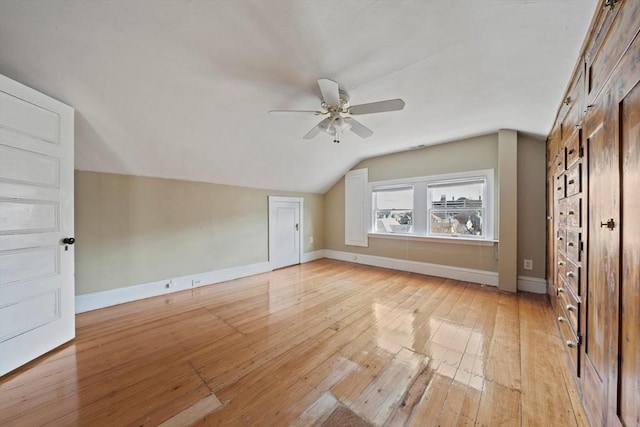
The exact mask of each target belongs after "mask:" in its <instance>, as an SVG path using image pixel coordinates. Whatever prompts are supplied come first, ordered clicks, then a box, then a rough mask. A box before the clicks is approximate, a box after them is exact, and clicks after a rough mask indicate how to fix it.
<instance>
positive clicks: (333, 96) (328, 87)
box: [318, 79, 340, 107]
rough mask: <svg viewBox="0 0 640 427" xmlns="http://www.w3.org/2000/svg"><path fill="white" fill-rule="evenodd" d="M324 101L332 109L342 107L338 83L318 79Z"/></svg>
mask: <svg viewBox="0 0 640 427" xmlns="http://www.w3.org/2000/svg"><path fill="white" fill-rule="evenodd" d="M318 86H320V93H322V100H323V101H324V102H325V103H327V104H329V105H331V106H332V107H339V106H340V92H339V91H338V83H336V82H334V81H333V80H329V79H318Z"/></svg>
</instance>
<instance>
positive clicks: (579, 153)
mask: <svg viewBox="0 0 640 427" xmlns="http://www.w3.org/2000/svg"><path fill="white" fill-rule="evenodd" d="M578 157H584V147H583V146H582V145H581V146H580V147H579V148H578Z"/></svg>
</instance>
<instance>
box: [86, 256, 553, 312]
mask: <svg viewBox="0 0 640 427" xmlns="http://www.w3.org/2000/svg"><path fill="white" fill-rule="evenodd" d="M321 258H330V259H336V260H340V261H348V262H354V263H357V264H365V265H371V266H375V267H383V268H389V269H392V270H401V271H408V272H411V273H418V274H425V275H429V276H436V277H444V278H447V279H454V280H460V281H464V282H472V283H480V284H483V285H489V286H498V273H496V272H493V271H485V270H474V269H471V268H462V267H452V266H449V265H441V264H430V263H427V262H419V261H409V260H402V259H396V258H387V257H381V256H375V255H363V254H356V253H352V252H342V251H334V250H331V249H321V250H318V251H313V252H307V253H304V254H303V255H302V259H301V262H302V263H306V262H311V261H315V260H317V259H321ZM269 271H271V267H270V265H269V262H260V263H257V264H250V265H243V266H239V267H232V268H225V269H222V270H214V271H209V272H206V273H200V274H191V275H187V276H181V277H175V278H169V279H165V280H158V281H155V282H150V283H144V284H141V285H134V286H126V287H123V288H116V289H110V290H108V291H101V292H94V293H90V294H83V295H77V296H76V298H75V301H76V313H84V312H86V311H91V310H97V309H99V308H104V307H110V306H112V305H117V304H123V303H126V302H131V301H136V300H140V299H144V298H149V297H154V296H158V295H165V294H170V293H173V292H178V291H183V290H186V289H192V288H197V287H200V286H206V285H212V284H215V283H220V282H226V281H228V280H234V279H240V278H242V277H247V276H253V275H256V274H261V273H266V272H269ZM518 290H519V291H524V292H534V293H538V294H544V293H546V292H547V282H546V280H544V279H539V278H536V277H527V276H518Z"/></svg>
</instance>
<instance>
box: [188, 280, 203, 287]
mask: <svg viewBox="0 0 640 427" xmlns="http://www.w3.org/2000/svg"><path fill="white" fill-rule="evenodd" d="M201 284H202V280H200V279H193V280H192V281H191V286H200V285H201Z"/></svg>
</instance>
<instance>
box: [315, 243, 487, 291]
mask: <svg viewBox="0 0 640 427" xmlns="http://www.w3.org/2000/svg"><path fill="white" fill-rule="evenodd" d="M324 255H325V257H326V258H331V259H337V260H340V261H348V262H355V263H357V264H365V265H372V266H375V267H384V268H390V269H392V270H402V271H408V272H411V273H418V274H426V275H429V276H436V277H444V278H447V279H455V280H460V281H464V282H472V283H480V284H483V285H489V286H498V273H496V272H494V271H485V270H474V269H471V268H462V267H452V266H449V265H441V264H430V263H427V262H420V261H409V260H403V259H396V258H387V257H381V256H375V255H362V254H356V253H352V252H341V251H334V250H330V249H325V250H324Z"/></svg>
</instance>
